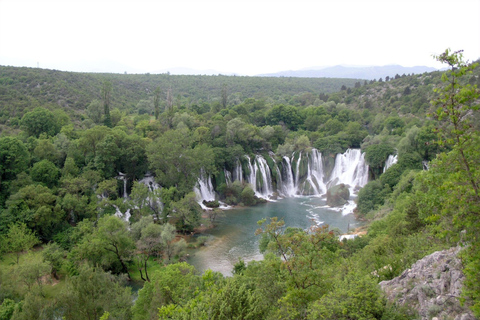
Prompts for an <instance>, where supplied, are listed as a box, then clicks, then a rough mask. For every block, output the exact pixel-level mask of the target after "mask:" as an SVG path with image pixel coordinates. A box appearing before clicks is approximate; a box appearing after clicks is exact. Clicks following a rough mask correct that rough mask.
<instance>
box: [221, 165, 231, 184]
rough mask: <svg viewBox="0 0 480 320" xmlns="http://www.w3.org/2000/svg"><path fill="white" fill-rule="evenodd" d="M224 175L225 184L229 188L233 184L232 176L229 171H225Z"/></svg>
mask: <svg viewBox="0 0 480 320" xmlns="http://www.w3.org/2000/svg"><path fill="white" fill-rule="evenodd" d="M223 174H224V175H225V183H226V184H227V186H229V185H231V184H232V174H231V173H230V171H228V170H227V169H223Z"/></svg>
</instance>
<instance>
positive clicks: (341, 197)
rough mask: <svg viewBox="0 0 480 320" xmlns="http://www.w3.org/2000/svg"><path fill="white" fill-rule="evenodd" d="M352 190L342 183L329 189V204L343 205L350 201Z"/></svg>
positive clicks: (334, 205) (331, 205)
mask: <svg viewBox="0 0 480 320" xmlns="http://www.w3.org/2000/svg"><path fill="white" fill-rule="evenodd" d="M349 198H350V190H348V186H347V185H345V184H343V183H341V184H338V185H336V186H333V187H331V188H329V189H328V190H327V205H328V206H330V207H341V206H343V205H345V204H346V203H347V202H348V199H349Z"/></svg>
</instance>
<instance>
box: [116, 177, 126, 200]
mask: <svg viewBox="0 0 480 320" xmlns="http://www.w3.org/2000/svg"><path fill="white" fill-rule="evenodd" d="M117 179H118V180H123V198H124V199H127V196H128V195H127V175H126V174H125V173H122V172H118V176H117Z"/></svg>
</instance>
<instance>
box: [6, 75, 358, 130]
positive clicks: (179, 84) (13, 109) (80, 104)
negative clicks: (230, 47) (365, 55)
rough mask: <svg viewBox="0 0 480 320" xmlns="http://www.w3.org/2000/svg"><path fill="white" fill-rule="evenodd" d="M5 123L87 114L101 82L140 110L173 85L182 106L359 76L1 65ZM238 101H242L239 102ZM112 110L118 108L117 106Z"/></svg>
mask: <svg viewBox="0 0 480 320" xmlns="http://www.w3.org/2000/svg"><path fill="white" fill-rule="evenodd" d="M0 75H1V76H0V124H5V123H6V121H7V120H9V121H12V120H13V119H15V118H21V116H22V115H23V112H24V110H25V109H26V110H31V109H33V108H34V107H36V106H42V105H46V104H50V105H58V106H60V107H62V108H63V109H64V110H65V111H67V112H68V113H69V114H70V115H71V116H72V117H79V115H80V114H83V113H84V110H85V109H86V107H87V106H88V104H89V103H90V102H91V101H92V100H94V99H100V92H101V85H102V83H103V82H104V81H105V80H109V81H110V82H111V83H112V85H113V93H112V99H113V100H112V104H113V105H112V107H113V108H118V109H120V110H122V111H126V112H128V113H130V112H135V106H136V105H137V103H138V102H139V101H140V100H144V99H150V98H151V97H152V95H153V92H154V91H155V89H156V88H157V87H159V88H160V89H161V94H162V102H163V101H165V99H166V92H167V90H168V89H171V95H172V96H173V99H174V103H175V104H176V105H193V104H201V103H202V102H206V103H209V104H210V103H212V102H215V101H217V102H218V101H220V97H221V95H222V88H223V87H224V86H225V88H226V90H227V93H228V95H229V96H230V97H231V100H236V101H238V102H240V101H243V100H245V99H247V98H256V99H272V100H273V101H280V100H282V99H283V97H285V96H294V95H297V94H302V93H311V94H316V95H318V94H320V93H332V92H336V91H339V90H340V88H341V87H342V85H345V86H347V87H353V85H354V83H355V82H356V81H358V80H354V79H300V78H259V77H239V76H222V75H218V76H203V75H196V76H186V75H169V74H101V73H75V72H64V71H56V70H47V69H36V68H19V67H5V66H0ZM238 102H237V103H238ZM113 108H112V109H113Z"/></svg>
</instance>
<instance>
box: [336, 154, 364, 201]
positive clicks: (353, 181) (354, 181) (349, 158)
mask: <svg viewBox="0 0 480 320" xmlns="http://www.w3.org/2000/svg"><path fill="white" fill-rule="evenodd" d="M367 182H368V166H367V164H366V162H365V154H364V153H362V152H361V151H360V149H348V150H347V151H346V152H345V153H343V154H340V153H339V154H337V156H336V158H335V167H334V168H333V171H332V174H331V177H330V179H329V181H328V183H327V185H328V186H329V187H331V186H334V185H338V184H341V183H344V184H347V185H348V186H349V189H350V193H353V192H354V191H355V190H356V189H358V188H361V187H363V186H365V185H366V184H367Z"/></svg>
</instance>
